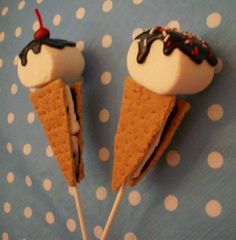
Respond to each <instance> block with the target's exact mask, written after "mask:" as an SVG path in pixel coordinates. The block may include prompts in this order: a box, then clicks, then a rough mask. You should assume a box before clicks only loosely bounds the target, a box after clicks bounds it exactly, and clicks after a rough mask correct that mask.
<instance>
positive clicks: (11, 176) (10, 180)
mask: <svg viewBox="0 0 236 240" xmlns="http://www.w3.org/2000/svg"><path fill="white" fill-rule="evenodd" d="M14 180H15V175H14V173H13V172H8V173H7V182H8V183H13V182H14Z"/></svg>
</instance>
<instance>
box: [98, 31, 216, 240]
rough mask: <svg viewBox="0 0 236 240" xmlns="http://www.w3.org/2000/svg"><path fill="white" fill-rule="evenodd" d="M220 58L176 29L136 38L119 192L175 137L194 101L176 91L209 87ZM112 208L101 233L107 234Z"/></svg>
mask: <svg viewBox="0 0 236 240" xmlns="http://www.w3.org/2000/svg"><path fill="white" fill-rule="evenodd" d="M216 64H217V58H216V56H215V54H214V52H213V50H212V49H211V48H210V47H209V45H208V44H207V43H206V42H205V41H204V40H202V39H201V38H200V37H198V36H195V35H193V34H192V33H189V32H184V31H179V30H177V29H171V28H162V27H154V28H152V29H149V30H147V31H145V32H143V33H141V34H140V35H139V36H137V37H136V38H135V39H134V41H133V42H132V43H131V46H130V48H129V50H128V54H127V67H128V71H129V74H130V77H127V78H126V79H125V83H124V93H123V100H122V105H121V110H120V119H119V123H118V128H117V132H116V135H115V144H114V163H113V177H112V189H113V190H114V191H116V190H118V189H119V193H118V196H120V195H122V193H123V191H124V189H125V186H126V185H130V186H135V185H136V184H137V183H139V181H140V180H141V179H143V177H144V176H145V175H146V174H147V173H148V172H149V171H150V170H151V169H152V168H153V167H154V166H155V165H156V163H157V162H158V160H159V159H160V158H161V156H162V155H163V153H164V152H165V150H166V148H167V147H168V146H169V144H170V143H171V141H172V138H173V137H174V134H175V132H176V131H177V129H178V127H179V125H180V123H181V122H182V121H183V119H184V116H185V114H186V113H187V112H188V111H189V109H190V104H189V103H187V102H186V101H184V100H181V99H178V98H177V97H176V96H177V95H180V94H181V95H182V94H186V95H190V94H196V93H198V92H201V91H202V90H204V89H205V88H206V87H207V86H208V85H209V84H210V83H211V81H212V80H213V76H214V72H215V65H216ZM120 199H121V198H120ZM116 203H117V202H116ZM117 206H118V204H116V207H117ZM112 210H113V213H114V212H116V210H114V208H113V209H112ZM113 213H111V215H110V217H109V220H110V221H109V220H108V223H107V225H106V227H105V230H104V233H103V237H102V239H106V235H107V233H108V231H109V228H110V225H111V222H112V219H113V218H114V214H113ZM112 214H113V216H112Z"/></svg>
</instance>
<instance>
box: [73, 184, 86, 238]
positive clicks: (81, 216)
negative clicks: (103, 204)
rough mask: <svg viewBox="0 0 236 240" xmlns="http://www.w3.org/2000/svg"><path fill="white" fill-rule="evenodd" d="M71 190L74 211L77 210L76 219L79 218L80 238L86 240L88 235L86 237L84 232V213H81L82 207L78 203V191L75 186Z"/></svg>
mask: <svg viewBox="0 0 236 240" xmlns="http://www.w3.org/2000/svg"><path fill="white" fill-rule="evenodd" d="M72 188H73V190H74V198H75V204H76V210H77V214H78V217H79V222H80V229H81V233H82V237H83V240H88V235H87V231H86V225H85V221H84V213H83V209H82V205H81V201H80V195H79V190H78V188H77V187H76V186H74V187H72Z"/></svg>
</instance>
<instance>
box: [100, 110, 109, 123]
mask: <svg viewBox="0 0 236 240" xmlns="http://www.w3.org/2000/svg"><path fill="white" fill-rule="evenodd" d="M109 117H110V114H109V111H108V110H107V109H105V108H104V109H102V110H101V111H100V113H99V119H100V121H101V122H103V123H106V122H107V121H108V120H109Z"/></svg>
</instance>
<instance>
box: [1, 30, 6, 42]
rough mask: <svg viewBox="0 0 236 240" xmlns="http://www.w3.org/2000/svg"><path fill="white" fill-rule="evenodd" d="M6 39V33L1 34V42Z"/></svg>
mask: <svg viewBox="0 0 236 240" xmlns="http://www.w3.org/2000/svg"><path fill="white" fill-rule="evenodd" d="M4 39H5V33H4V32H0V42H3V41H4Z"/></svg>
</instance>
